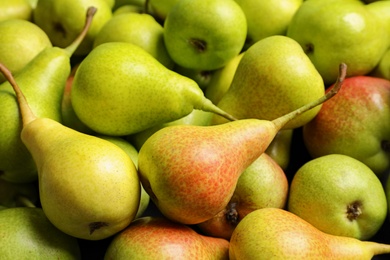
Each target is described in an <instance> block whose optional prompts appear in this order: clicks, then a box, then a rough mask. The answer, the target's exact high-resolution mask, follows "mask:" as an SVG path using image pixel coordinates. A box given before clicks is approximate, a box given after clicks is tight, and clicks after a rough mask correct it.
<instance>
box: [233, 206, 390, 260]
mask: <svg viewBox="0 0 390 260" xmlns="http://www.w3.org/2000/svg"><path fill="white" fill-rule="evenodd" d="M386 253H390V245H387V244H380V243H376V242H370V241H361V240H358V239H356V238H351V237H343V236H335V235H329V234H327V233H324V232H322V231H320V230H318V229H316V228H315V227H314V226H312V225H311V224H309V223H308V222H306V221H304V220H303V219H301V218H299V217H298V216H296V215H295V214H293V213H291V212H289V211H286V210H283V209H278V208H263V209H258V210H256V211H253V212H251V213H249V214H248V215H247V216H246V217H245V218H244V219H243V220H242V221H241V222H240V223H239V224H238V225H237V227H236V229H235V230H234V232H233V234H232V237H231V240H230V247H229V257H230V259H231V260H239V259H245V260H246V259H291V260H292V259H351V260H355V259H367V260H369V259H372V257H373V256H374V255H378V254H386Z"/></svg>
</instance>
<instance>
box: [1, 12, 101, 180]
mask: <svg viewBox="0 0 390 260" xmlns="http://www.w3.org/2000/svg"><path fill="white" fill-rule="evenodd" d="M95 12H96V8H90V9H89V10H88V11H87V19H86V22H85V26H84V29H83V30H82V31H81V33H80V34H79V36H78V37H77V38H76V39H75V40H74V41H73V43H72V44H71V45H69V46H68V47H67V48H65V49H62V48H58V47H50V48H45V49H43V50H42V51H41V52H40V53H39V54H38V55H37V56H36V57H35V58H34V59H33V60H31V61H30V62H29V63H28V64H27V65H26V66H25V67H24V68H23V70H22V71H20V72H18V73H17V75H15V77H16V80H17V82H18V84H19V86H20V88H21V89H22V90H23V92H24V93H25V95H26V97H27V98H28V99H29V102H30V107H31V109H32V111H33V112H34V113H35V114H36V115H37V116H39V117H47V118H51V119H53V120H56V121H58V122H61V120H62V118H61V99H62V97H63V92H64V88H65V85H66V81H67V78H68V76H69V73H70V70H71V64H70V57H71V56H72V54H73V53H74V51H75V49H76V48H77V46H79V44H80V43H81V42H82V40H83V39H84V37H85V34H86V32H87V31H88V29H89V27H90V24H91V22H92V18H93V16H94V14H95ZM0 62H1V61H0ZM0 104H1V106H0V114H1V115H2V116H1V118H0V173H1V174H0V178H2V179H4V180H7V181H11V182H19V183H20V182H31V181H35V180H36V179H37V171H36V166H35V163H34V161H33V159H32V157H31V155H30V153H29V152H28V150H27V149H26V147H25V145H24V144H23V143H22V141H21V139H20V131H21V128H22V120H21V118H20V114H19V109H18V104H17V101H16V99H15V93H14V91H13V90H12V87H11V86H10V83H9V82H4V83H2V84H1V85H0Z"/></svg>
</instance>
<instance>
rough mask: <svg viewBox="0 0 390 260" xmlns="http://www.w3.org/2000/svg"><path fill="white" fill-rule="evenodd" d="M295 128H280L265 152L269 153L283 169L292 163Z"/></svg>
mask: <svg viewBox="0 0 390 260" xmlns="http://www.w3.org/2000/svg"><path fill="white" fill-rule="evenodd" d="M293 134H294V130H293V129H285V130H280V131H279V132H278V133H277V134H276V136H275V138H274V140H272V142H271V143H270V145H269V146H268V148H267V150H265V153H266V154H268V155H269V156H270V157H271V158H272V159H273V160H274V161H275V162H276V163H277V164H278V165H279V166H280V167H281V168H282V169H283V170H287V167H288V166H289V164H290V157H291V156H290V153H291V145H292V138H293Z"/></svg>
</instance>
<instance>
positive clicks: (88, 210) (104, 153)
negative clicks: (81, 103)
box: [0, 64, 140, 240]
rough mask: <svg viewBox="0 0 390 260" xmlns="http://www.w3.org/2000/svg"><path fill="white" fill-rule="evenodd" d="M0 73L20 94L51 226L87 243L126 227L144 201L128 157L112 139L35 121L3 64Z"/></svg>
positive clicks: (24, 132) (24, 131)
mask: <svg viewBox="0 0 390 260" xmlns="http://www.w3.org/2000/svg"><path fill="white" fill-rule="evenodd" d="M0 69H1V71H2V72H3V74H4V75H5V76H6V78H7V79H8V80H9V82H10V83H11V85H12V87H13V88H14V91H15V93H16V96H17V100H18V105H19V109H20V113H21V115H22V119H23V128H22V132H21V139H22V141H23V143H24V144H25V145H26V147H27V149H28V150H29V152H30V153H31V155H32V157H33V159H34V162H35V164H36V166H37V169H38V184H39V197H40V202H41V205H42V209H43V211H44V212H45V215H46V216H47V217H48V219H49V220H50V222H51V223H53V224H54V225H55V226H56V227H57V228H58V229H60V230H61V231H63V232H64V233H66V234H69V235H71V236H74V237H77V238H82V239H88V240H98V239H103V238H107V237H109V236H112V235H113V234H115V233H117V232H119V231H120V230H122V229H124V228H125V227H126V226H127V225H128V224H129V223H130V222H131V221H132V220H133V219H134V217H135V215H136V213H137V210H138V205H139V201H140V181H139V178H138V175H137V169H136V167H135V165H134V163H133V162H132V160H131V159H130V157H129V156H128V155H127V154H126V153H125V152H124V151H123V149H122V148H120V147H118V146H117V145H115V144H113V143H111V142H109V141H106V140H103V139H101V138H98V137H95V136H91V135H87V134H84V133H80V132H78V131H76V130H73V129H71V128H68V127H66V126H64V125H62V124H60V123H59V122H57V121H55V120H52V119H50V118H43V117H42V118H38V117H36V116H35V115H34V114H33V112H32V110H31V109H30V107H29V105H28V103H27V100H26V98H25V96H24V95H23V93H22V92H21V90H20V88H19V87H18V85H17V83H16V82H15V79H14V78H13V77H12V74H11V73H10V72H9V70H7V69H6V68H5V67H4V66H3V65H1V64H0Z"/></svg>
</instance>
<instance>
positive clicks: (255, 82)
mask: <svg viewBox="0 0 390 260" xmlns="http://www.w3.org/2000/svg"><path fill="white" fill-rule="evenodd" d="M335 80H336V78H335ZM324 93H325V86H324V82H323V80H322V78H321V75H320V74H319V73H318V71H317V70H316V68H315V67H314V65H313V64H312V62H311V61H310V59H309V58H308V57H307V55H306V54H305V53H304V52H303V49H302V48H301V46H300V45H299V44H298V43H297V42H296V41H294V40H292V39H290V38H288V37H285V36H279V35H278V36H270V37H267V38H265V39H263V40H260V41H258V42H257V43H255V44H254V45H252V46H251V47H250V48H249V49H248V50H247V51H246V52H245V54H244V56H243V57H242V59H241V61H240V63H239V64H238V66H237V69H236V72H235V75H234V78H233V80H232V83H231V85H230V87H229V89H228V91H227V92H226V93H225V94H224V95H223V96H222V98H221V100H220V101H219V102H218V103H217V105H218V107H220V108H221V109H222V110H224V111H226V112H228V113H230V114H232V115H234V116H235V117H236V118H239V119H245V118H257V119H264V120H274V119H275V118H278V117H280V116H282V115H284V114H286V113H288V112H290V111H293V110H295V109H297V108H299V107H301V106H302V105H304V104H307V103H309V102H311V101H313V100H316V99H318V98H320V97H321V96H323V95H324ZM320 108H321V106H318V107H315V108H313V109H311V110H310V111H307V112H306V113H304V114H302V115H300V116H299V117H297V118H295V119H293V120H291V122H289V123H288V124H286V125H285V126H284V127H283V128H284V129H292V128H297V127H300V126H302V125H304V124H305V123H307V122H308V121H310V120H311V119H312V118H313V117H314V116H315V115H316V114H317V113H318V111H319V110H320ZM223 122H226V120H225V119H223V118H217V117H214V120H213V122H212V123H213V124H220V123H223Z"/></svg>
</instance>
